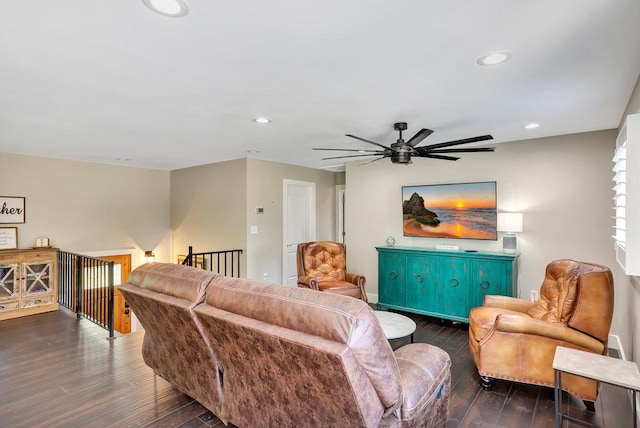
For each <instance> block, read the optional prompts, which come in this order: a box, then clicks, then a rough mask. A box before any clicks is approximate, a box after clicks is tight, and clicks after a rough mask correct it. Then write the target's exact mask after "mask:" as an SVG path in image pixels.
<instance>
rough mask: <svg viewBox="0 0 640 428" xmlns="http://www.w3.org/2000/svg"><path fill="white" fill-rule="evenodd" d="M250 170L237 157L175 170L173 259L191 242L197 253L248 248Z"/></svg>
mask: <svg viewBox="0 0 640 428" xmlns="http://www.w3.org/2000/svg"><path fill="white" fill-rule="evenodd" d="M246 169H247V163H246V159H236V160H232V161H227V162H219V163H215V164H209V165H202V166H196V167H192V168H184V169H178V170H174V171H171V232H172V251H173V262H176V257H177V255H178V254H186V253H187V252H188V248H189V246H190V245H191V246H193V251H194V252H196V253H197V252H206V251H219V250H235V249H241V250H246V248H247V247H246V241H247V232H246V215H245V210H246V200H247V178H246ZM245 265H246V264H245ZM241 267H242V272H243V273H244V271H245V268H246V266H242V265H241Z"/></svg>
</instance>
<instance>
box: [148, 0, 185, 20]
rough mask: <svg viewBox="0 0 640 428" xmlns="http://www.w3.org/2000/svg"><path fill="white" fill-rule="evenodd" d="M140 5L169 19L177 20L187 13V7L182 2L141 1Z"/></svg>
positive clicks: (163, 0) (177, 0)
mask: <svg viewBox="0 0 640 428" xmlns="http://www.w3.org/2000/svg"><path fill="white" fill-rule="evenodd" d="M142 3H144V5H145V6H147V7H148V8H149V9H151V10H152V11H154V12H155V13H159V14H160V15H164V16H169V17H171V18H179V17H181V16H185V15H186V14H187V13H189V6H187V3H186V2H185V1H184V0H142Z"/></svg>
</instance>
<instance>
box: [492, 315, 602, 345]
mask: <svg viewBox="0 0 640 428" xmlns="http://www.w3.org/2000/svg"><path fill="white" fill-rule="evenodd" d="M494 329H495V330H497V331H500V332H505V333H520V334H531V335H534V336H541V337H546V338H549V339H554V340H561V341H563V342H566V343H568V344H570V345H574V346H579V347H580V348H584V349H586V350H589V351H591V352H595V353H597V354H602V353H603V352H604V347H605V344H604V343H602V342H600V341H599V340H597V339H595V338H593V337H591V336H589V335H587V334H584V333H582V332H580V331H578V330H574V329H572V328H570V327H567V326H566V325H564V324H561V323H555V322H549V321H543V320H539V319H535V318H531V317H530V316H528V315H518V314H500V315H498V317H497V318H496V322H495V324H494ZM489 336H490V335H487V337H489Z"/></svg>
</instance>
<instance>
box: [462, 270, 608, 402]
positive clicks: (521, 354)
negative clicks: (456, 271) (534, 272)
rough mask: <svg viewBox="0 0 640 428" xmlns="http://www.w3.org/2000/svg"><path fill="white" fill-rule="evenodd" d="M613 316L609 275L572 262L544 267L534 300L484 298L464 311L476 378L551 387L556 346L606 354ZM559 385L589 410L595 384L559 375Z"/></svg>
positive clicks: (484, 383)
mask: <svg viewBox="0 0 640 428" xmlns="http://www.w3.org/2000/svg"><path fill="white" fill-rule="evenodd" d="M612 316H613V276H612V275H611V271H610V270H609V269H608V268H607V267H605V266H600V265H596V264H591V263H582V262H578V261H575V260H556V261H553V262H551V263H549V265H547V269H546V276H545V279H544V282H543V283H542V286H541V288H540V300H538V301H536V302H530V301H528V300H522V299H516V298H513V297H506V296H491V295H487V296H485V299H484V303H483V306H482V307H478V308H473V309H471V311H470V313H469V349H470V350H471V353H472V354H473V360H474V362H475V364H476V367H477V369H478V373H479V374H480V377H481V378H482V383H483V386H484V387H485V388H486V387H488V386H489V384H490V380H491V378H497V379H506V380H511V381H517V382H524V383H531V384H537V385H545V386H553V385H554V377H553V374H554V373H553V358H554V355H555V350H556V346H564V347H567V348H574V349H579V350H582V351H587V352H593V353H596V354H603V355H604V354H606V353H607V350H608V348H607V340H608V337H609V328H610V326H611V318H612ZM562 389H563V390H565V391H567V392H569V393H571V394H573V395H574V396H576V397H579V398H581V399H582V400H584V401H585V405H587V407H588V408H590V409H591V410H593V402H594V401H595V400H596V397H597V395H598V389H599V383H598V382H596V381H593V380H589V379H585V378H581V377H576V376H572V375H568V374H563V375H562Z"/></svg>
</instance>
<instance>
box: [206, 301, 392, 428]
mask: <svg viewBox="0 0 640 428" xmlns="http://www.w3.org/2000/svg"><path fill="white" fill-rule="evenodd" d="M194 312H195V314H196V316H197V317H198V319H199V321H200V322H201V323H202V325H203V332H204V334H205V335H206V336H207V337H208V339H209V340H210V342H211V344H212V345H213V346H214V348H216V349H218V350H219V353H218V355H219V361H220V367H221V369H220V370H221V372H220V373H221V374H220V377H221V379H222V394H223V397H224V398H223V409H222V412H223V414H224V415H225V417H226V418H227V420H228V421H229V422H230V423H232V424H233V425H235V426H241V427H242V426H247V427H249V426H251V427H269V426H279V427H286V426H291V427H293V426H296V427H298V426H299V427H307V426H326V427H330V426H333V427H347V426H348V427H360V426H362V427H373V426H377V425H378V424H379V423H380V419H381V417H382V414H383V412H384V407H383V406H382V404H381V403H380V401H379V400H378V399H377V394H376V391H375V390H374V389H373V386H372V385H371V382H369V379H368V377H367V375H366V373H364V371H363V370H362V368H361V367H360V365H359V364H358V361H357V360H356V359H355V358H354V355H353V353H351V352H350V351H349V348H348V347H347V346H346V345H344V344H342V343H339V342H335V341H331V340H327V339H323V338H321V337H318V336H314V335H310V334H307V333H303V332H300V331H295V330H290V329H287V328H283V327H279V326H277V325H273V324H267V323H265V322H262V321H259V320H256V319H253V318H248V317H245V316H242V315H238V314H234V313H231V312H227V311H224V310H222V309H218V308H215V307H213V306H210V305H208V304H206V303H205V304H202V305H199V306H198V307H197V308H195V310H194Z"/></svg>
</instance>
